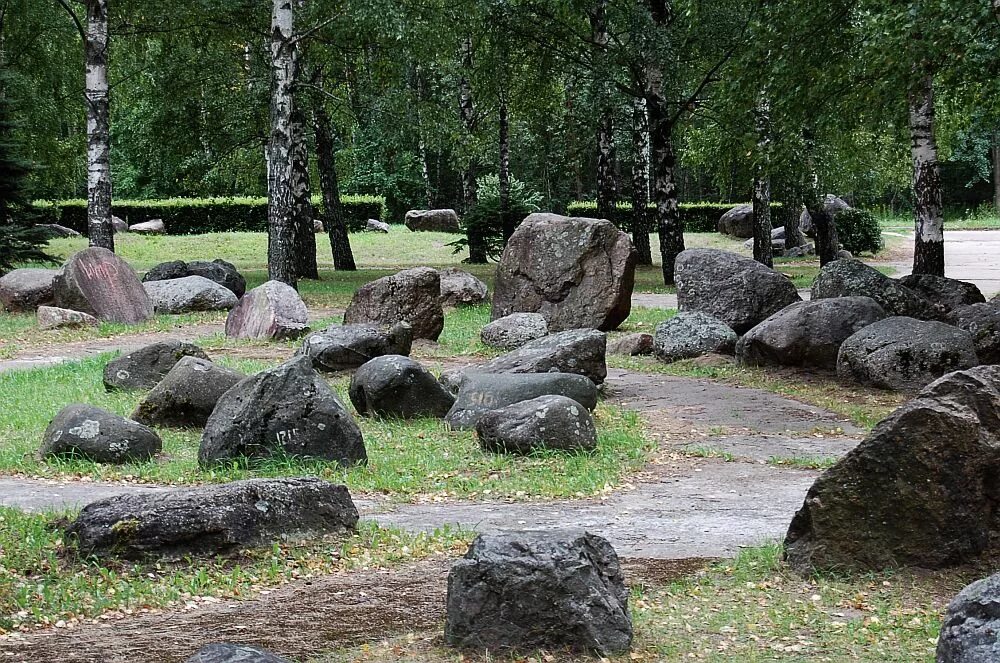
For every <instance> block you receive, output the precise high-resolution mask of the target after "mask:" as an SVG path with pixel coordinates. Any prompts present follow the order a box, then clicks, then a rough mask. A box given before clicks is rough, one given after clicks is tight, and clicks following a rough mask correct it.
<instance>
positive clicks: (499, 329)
mask: <svg viewBox="0 0 1000 663" xmlns="http://www.w3.org/2000/svg"><path fill="white" fill-rule="evenodd" d="M548 333H549V324H548V323H547V322H545V316H543V315H542V314H540V313H511V314H510V315H505V316H504V317H502V318H498V319H496V320H494V321H493V322H490V323H489V324H487V325H486V326H484V327H483V329H482V331H481V332H479V338H480V339H481V340H482V341H483V345H488V346H490V347H491V348H499V349H501V350H513V349H514V348H519V347H521V346H522V345H524V344H525V343H527V342H528V341H533V340H535V339H536V338H541V337H543V336H545V335H547V334H548Z"/></svg>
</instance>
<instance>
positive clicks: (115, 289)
mask: <svg viewBox="0 0 1000 663" xmlns="http://www.w3.org/2000/svg"><path fill="white" fill-rule="evenodd" d="M52 291H53V301H54V302H55V305H56V306H58V307H59V308H68V309H70V310H73V311H82V312H84V313H89V314H91V315H93V316H94V317H95V318H98V319H100V320H103V321H104V322H119V323H123V324H136V323H139V322H145V321H146V320H149V319H150V318H152V317H153V303H152V302H151V301H150V299H149V295H147V294H146V291H145V290H144V289H143V287H142V282H141V281H140V280H139V276H138V275H137V274H136V273H135V270H134V269H132V266H131V265H129V264H128V263H127V262H125V261H124V260H123V259H121V258H119V257H118V256H116V255H115V254H114V253H112V252H111V251H108V250H107V249H102V248H98V247H91V248H89V249H84V250H83V251H80V252H78V253H75V254H73V256H72V257H70V259H69V260H68V261H67V262H66V264H65V265H63V267H62V269H61V270H59V273H58V274H57V275H56V278H55V279H54V281H53V283H52Z"/></svg>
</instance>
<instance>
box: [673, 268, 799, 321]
mask: <svg viewBox="0 0 1000 663" xmlns="http://www.w3.org/2000/svg"><path fill="white" fill-rule="evenodd" d="M674 278H675V280H676V282H677V308H678V309H679V310H680V311H684V312H688V311H700V312H702V313H707V314H708V315H711V316H713V317H716V318H718V319H719V320H721V321H722V322H724V323H726V324H727V325H729V326H730V327H732V328H733V330H734V331H735V332H736V333H737V334H743V333H745V332H747V331H749V330H750V329H751V328H753V327H754V325H756V324H758V323H760V322H762V321H763V320H766V319H767V318H768V317H770V316H771V315H773V314H775V313H777V312H778V311H780V310H781V309H783V308H785V307H786V306H788V305H789V304H794V303H795V302H797V301H801V298H800V297H799V293H798V292H797V291H796V290H795V286H794V285H793V284H792V282H791V281H790V280H789V279H788V278H787V277H786V276H784V275H782V274H780V273H779V272H776V271H774V270H773V269H771V268H769V267H766V266H764V265H762V264H761V263H759V262H757V261H755V260H753V259H751V258H746V257H744V256H741V255H737V254H735V253H730V252H728V251H720V250H718V249H688V250H687V251H682V252H681V253H680V255H678V256H677V262H676V264H675V267H674Z"/></svg>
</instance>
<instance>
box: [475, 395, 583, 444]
mask: <svg viewBox="0 0 1000 663" xmlns="http://www.w3.org/2000/svg"><path fill="white" fill-rule="evenodd" d="M476 436H477V437H478V438H479V446H480V447H482V448H483V450H484V451H490V452H493V453H516V454H530V453H531V452H533V451H543V450H554V451H571V452H572V451H592V450H594V449H596V448H597V428H596V427H595V426H594V418H593V417H592V416H590V412H588V411H587V408H585V407H584V406H583V405H581V404H580V403H577V402H576V401H575V400H573V399H572V398H567V397H566V396H539V397H538V398H532V399H530V400H527V401H520V402H518V403H513V404H511V405H507V406H505V407H502V408H500V409H497V410H490V411H489V412H486V413H484V414H483V415H482V416H480V417H479V422H478V423H476Z"/></svg>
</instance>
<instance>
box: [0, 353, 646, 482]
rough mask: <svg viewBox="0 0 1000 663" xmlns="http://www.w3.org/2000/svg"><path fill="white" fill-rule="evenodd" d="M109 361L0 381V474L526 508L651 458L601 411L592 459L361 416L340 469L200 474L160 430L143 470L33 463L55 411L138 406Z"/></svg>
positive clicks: (241, 365)
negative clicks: (281, 483)
mask: <svg viewBox="0 0 1000 663" xmlns="http://www.w3.org/2000/svg"><path fill="white" fill-rule="evenodd" d="M106 360H107V357H106V356H105V357H95V358H92V359H87V360H84V361H81V362H74V363H66V364H60V365H57V366H52V367H47V368H40V369H35V370H30V371H14V372H8V373H3V374H0V402H3V403H4V417H3V422H2V424H0V472H6V473H22V474H27V475H32V476H47V477H64V478H74V477H88V478H91V479H94V480H121V479H128V480H134V481H142V482H153V483H169V484H182V483H197V482H221V481H229V480H234V479H243V478H248V477H252V476H286V475H303V474H311V475H318V476H321V477H324V478H327V479H330V480H333V481H338V482H344V483H346V484H347V485H348V486H349V487H350V488H351V490H352V491H359V492H364V493H380V494H384V495H386V496H389V497H390V498H394V499H399V500H412V499H417V498H420V497H449V498H470V499H498V498H505V499H506V498H509V499H531V498H559V497H583V496H592V495H597V494H602V493H603V492H605V491H606V488H607V486H615V485H617V484H618V483H620V482H621V480H622V479H623V478H624V476H625V475H626V474H627V473H629V472H630V471H633V470H638V469H639V468H641V467H642V466H643V465H644V464H645V462H646V459H647V455H648V452H649V451H650V450H651V445H650V443H649V442H648V441H647V440H646V438H645V437H644V435H643V431H642V426H641V422H640V420H639V418H638V416H637V415H636V414H635V413H632V412H627V411H623V410H621V409H618V408H615V407H611V406H607V405H602V406H600V407H599V408H598V411H597V413H596V417H597V423H598V431H599V440H598V448H597V450H596V451H595V452H593V453H581V454H559V453H539V454H535V455H532V456H529V457H515V456H508V455H494V454H487V453H484V452H482V451H481V450H480V449H479V446H478V444H477V443H476V441H475V439H474V435H473V434H472V433H471V432H456V431H450V430H448V429H447V427H446V426H445V424H444V423H443V422H442V421H440V420H438V419H419V420H415V421H409V422H403V421H398V420H382V419H377V418H367V417H358V421H359V423H360V425H361V428H362V432H363V434H364V438H365V445H366V447H367V449H368V457H369V462H368V464H367V465H366V466H359V467H354V468H351V469H347V470H345V469H343V468H340V467H339V466H337V465H336V464H335V463H331V462H323V461H315V460H305V459H283V460H275V461H269V462H264V463H261V464H259V465H255V466H253V467H247V466H245V465H240V464H235V465H232V466H227V467H223V468H214V469H209V470H202V469H201V468H199V466H198V463H197V453H198V445H199V442H200V437H201V432H200V431H199V430H194V429H188V430H182V429H160V430H159V432H160V434H161V437H162V439H163V454H162V456H161V457H159V458H157V459H155V460H153V461H150V462H145V463H132V464H127V465H123V466H111V465H101V464H98V463H93V462H90V461H86V460H82V459H60V460H48V461H43V460H41V459H39V458H37V457H36V454H35V452H36V450H37V448H38V445H39V444H40V442H41V437H42V433H43V432H44V430H45V428H46V426H47V425H48V422H49V421H50V420H51V419H52V417H53V416H55V414H56V413H57V412H58V411H59V410H60V409H61V408H62V407H64V406H66V405H69V404H71V403H90V404H92V405H95V406H97V407H102V408H105V409H107V410H110V411H112V412H117V413H119V414H121V415H123V416H128V415H129V414H130V413H131V412H132V410H133V409H134V408H135V406H136V404H137V403H138V402H139V401H140V399H141V398H142V396H143V394H142V393H137V392H112V393H108V392H106V391H105V390H104V387H103V384H102V381H101V374H102V370H103V366H104V363H105V362H106ZM220 363H223V364H227V365H230V366H233V367H234V368H237V369H240V370H243V371H244V372H253V371H256V370H260V369H261V368H263V367H264V364H263V363H261V362H258V361H247V360H235V361H233V360H227V359H225V358H223V359H221V360H220ZM334 386H335V388H337V389H338V390H339V391H340V395H341V397H342V400H343V401H344V402H345V403H349V399H347V395H346V393H345V392H346V386H347V379H346V378H341V379H339V380H338V381H337V382H335V383H334ZM349 407H350V406H349Z"/></svg>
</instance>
